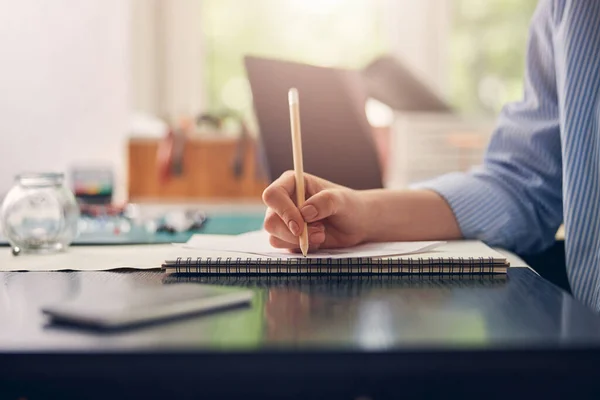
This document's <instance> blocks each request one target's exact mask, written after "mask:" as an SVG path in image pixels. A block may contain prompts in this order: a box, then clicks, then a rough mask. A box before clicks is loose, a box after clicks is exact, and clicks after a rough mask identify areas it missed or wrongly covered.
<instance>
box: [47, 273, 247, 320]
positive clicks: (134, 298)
mask: <svg viewBox="0 0 600 400" xmlns="http://www.w3.org/2000/svg"><path fill="white" fill-rule="evenodd" d="M252 297H253V292H252V291H251V290H248V289H241V288H235V287H224V286H216V285H202V284H193V283H181V284H168V285H160V286H153V287H145V288H131V289H130V290H126V291H125V290H121V291H106V292H105V293H98V292H96V293H95V294H94V295H93V296H92V295H87V296H86V295H82V296H79V297H77V298H74V299H72V300H69V301H65V302H61V303H56V304H49V305H46V306H44V307H42V312H43V313H44V314H46V315H48V316H49V317H50V319H51V322H52V323H56V324H68V325H77V326H82V327H90V328H99V329H118V328H125V327H131V326H135V325H143V324H147V323H152V322H158V321H164V320H170V319H174V318H177V317H184V316H191V315H195V314H199V313H202V312H208V311H212V310H218V309H223V308H229V307H234V306H241V305H244V304H248V303H250V302H251V301H252Z"/></svg>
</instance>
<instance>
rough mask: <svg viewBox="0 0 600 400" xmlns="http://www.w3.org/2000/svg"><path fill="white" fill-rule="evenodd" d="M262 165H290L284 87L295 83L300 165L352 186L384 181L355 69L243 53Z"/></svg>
mask: <svg viewBox="0 0 600 400" xmlns="http://www.w3.org/2000/svg"><path fill="white" fill-rule="evenodd" d="M244 62H245V67H246V72H247V75H248V79H249V82H250V88H251V90H252V97H253V102H254V111H255V114H256V118H257V121H258V127H259V131H260V135H259V140H260V146H261V150H262V152H263V159H264V163H265V171H266V173H267V176H268V179H269V180H271V181H273V180H274V179H277V178H278V177H279V176H280V175H281V174H282V173H283V172H285V171H287V170H292V169H293V167H294V166H293V160H292V140H291V133H290V116H289V107H288V90H289V89H290V88H292V87H295V88H297V89H298V92H299V94H300V119H301V129H302V149H303V156H304V171H305V172H307V173H310V174H313V175H316V176H319V177H321V178H324V179H327V180H329V181H332V182H335V183H337V184H340V185H344V186H347V187H350V188H353V189H377V188H381V187H383V179H382V172H381V167H380V163H379V162H380V161H379V156H378V153H377V149H376V145H375V142H374V138H373V134H372V130H371V126H370V125H369V123H368V121H367V117H366V113H365V102H366V100H367V95H366V92H365V90H364V84H363V82H364V81H363V78H362V77H361V73H360V72H359V71H351V70H344V69H336V68H325V67H317V66H312V65H307V64H300V63H295V62H289V61H280V60H274V59H267V58H260V57H250V56H248V57H245V59H244Z"/></svg>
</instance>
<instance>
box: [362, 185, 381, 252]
mask: <svg viewBox="0 0 600 400" xmlns="http://www.w3.org/2000/svg"><path fill="white" fill-rule="evenodd" d="M357 193H358V196H359V198H360V202H361V209H362V210H363V212H362V216H361V219H362V221H363V224H362V225H363V226H362V231H363V237H362V241H363V242H380V241H381V238H382V237H383V236H384V235H383V232H382V229H383V228H384V227H385V225H387V224H386V223H385V221H383V220H382V218H383V217H384V214H385V212H384V211H383V209H382V204H381V200H382V199H381V197H382V195H383V194H384V193H382V191H381V190H363V191H358V192H357Z"/></svg>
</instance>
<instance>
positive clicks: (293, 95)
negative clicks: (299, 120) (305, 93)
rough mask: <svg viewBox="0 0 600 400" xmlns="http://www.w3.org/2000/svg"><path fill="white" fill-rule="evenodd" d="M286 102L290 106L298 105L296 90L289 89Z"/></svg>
mask: <svg viewBox="0 0 600 400" xmlns="http://www.w3.org/2000/svg"><path fill="white" fill-rule="evenodd" d="M288 101H289V103H290V104H298V103H299V102H300V100H299V99H298V89H296V88H291V89H290V91H289V92H288Z"/></svg>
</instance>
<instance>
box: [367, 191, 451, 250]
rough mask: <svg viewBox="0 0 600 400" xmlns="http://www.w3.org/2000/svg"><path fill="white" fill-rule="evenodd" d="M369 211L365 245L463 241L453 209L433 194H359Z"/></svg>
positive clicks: (412, 192) (402, 192) (414, 192)
mask: <svg viewBox="0 0 600 400" xmlns="http://www.w3.org/2000/svg"><path fill="white" fill-rule="evenodd" d="M359 196H361V197H362V198H363V201H364V202H365V205H366V206H365V207H366V209H367V210H368V215H369V217H368V218H367V219H368V221H369V224H368V225H367V229H366V232H365V241H366V242H392V241H403V240H407V241H412V240H452V239H461V238H462V234H461V231H460V229H459V226H458V223H457V221H456V218H455V217H454V214H453V212H452V209H451V208H450V206H449V205H448V203H447V202H446V200H444V198H443V197H442V196H440V195H439V194H437V193H436V192H434V191H430V190H386V189H379V190H367V191H363V192H359Z"/></svg>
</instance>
